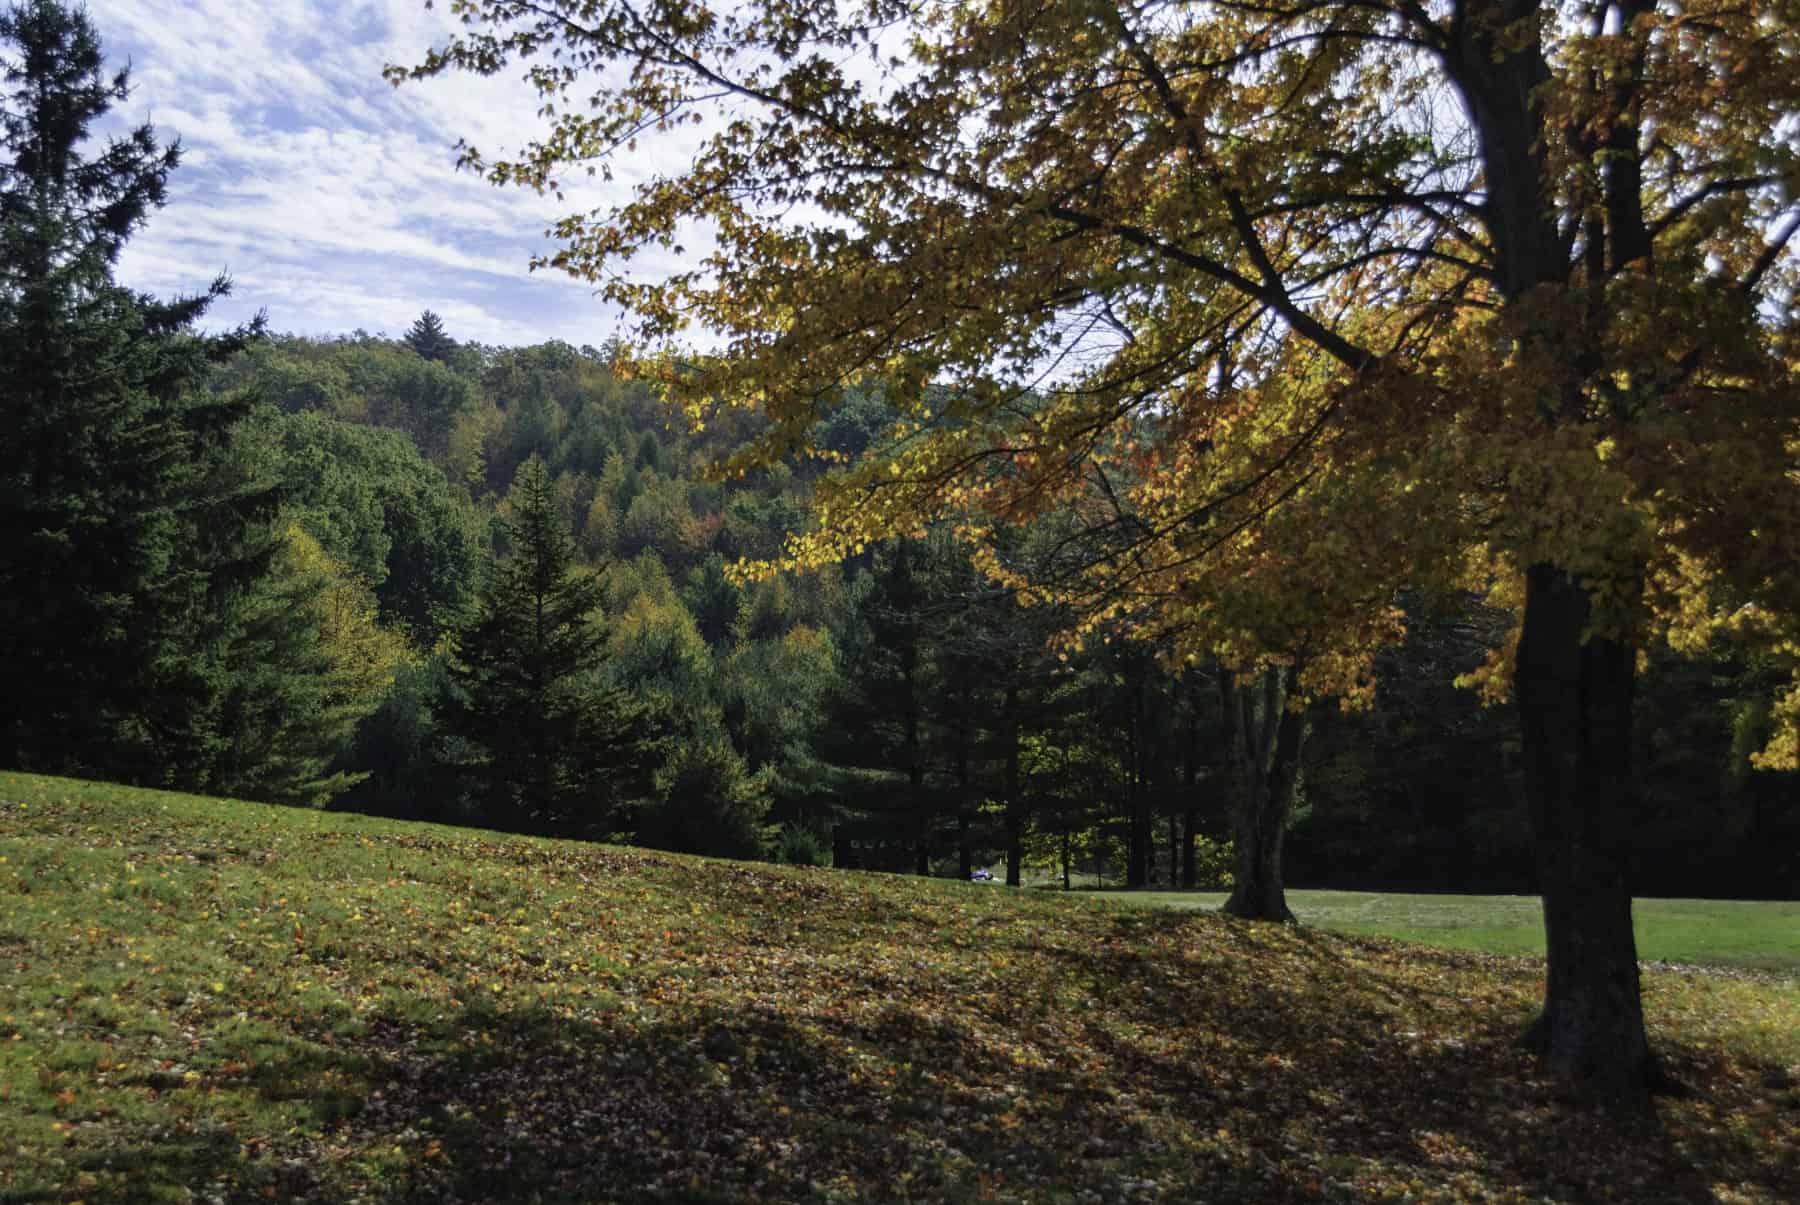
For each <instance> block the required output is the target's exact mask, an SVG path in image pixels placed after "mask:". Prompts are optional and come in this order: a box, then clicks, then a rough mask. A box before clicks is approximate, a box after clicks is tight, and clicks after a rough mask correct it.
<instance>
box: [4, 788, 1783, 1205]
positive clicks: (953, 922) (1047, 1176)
mask: <svg viewBox="0 0 1800 1205" xmlns="http://www.w3.org/2000/svg"><path fill="white" fill-rule="evenodd" d="M0 858H4V859H5V860H4V861H0V898H4V900H5V901H6V906H5V909H4V910H3V911H0V926H3V927H4V934H5V936H3V937H0V1152H5V1153H6V1157H5V1158H4V1159H0V1200H8V1201H71V1200H75V1199H82V1200H86V1201H91V1202H92V1201H152V1200H187V1199H215V1200H227V1201H239V1200H243V1201H255V1200H267V1199H276V1200H315V1201H343V1200H353V1199H355V1200H365V1201H425V1200H445V1199H450V1198H455V1199H460V1200H465V1201H471V1200H544V1201H559V1200H566V1201H575V1200H596V1199H598V1200H631V1201H702V1200H719V1201H738V1200H767V1201H820V1202H825V1201H850V1200H881V1201H887V1200H930V1201H940V1200H942V1201H974V1200H1030V1201H1108V1202H1110V1201H1153V1200H1168V1201H1192V1200H1220V1201H1238V1200H1268V1201H1299V1200H1320V1199H1324V1200H1338V1201H1362V1200H1369V1199H1381V1198H1383V1197H1387V1198H1394V1199H1410V1200H1456V1199H1465V1200H1567V1201H1587V1200H1607V1199H1615V1200H1634V1201H1645V1200H1657V1199H1665V1200H1704V1199H1709V1198H1720V1199H1733V1200H1752V1201H1785V1200H1792V1199H1796V1198H1797V1197H1800V1166H1797V1162H1800V1154H1797V1150H1800V1086H1797V1085H1796V1077H1800V1042H1797V1039H1796V1037H1795V1033H1796V1030H1797V1029H1800V1000H1797V999H1796V992H1795V990H1794V988H1793V986H1792V985H1791V984H1784V983H1777V982H1772V981H1763V980H1721V979H1718V978H1716V977H1709V976H1698V975H1690V974H1685V973H1671V972H1653V973H1651V974H1650V975H1649V976H1648V978H1647V1002H1648V1008H1649V1013H1650V1018H1651V1023H1652V1026H1653V1030H1654V1032H1653V1040H1654V1041H1655V1043H1656V1046H1657V1049H1658V1051H1659V1053H1660V1054H1661V1055H1662V1056H1663V1057H1664V1058H1665V1059H1666V1060H1667V1061H1668V1062H1669V1063H1670V1064H1671V1065H1672V1066H1673V1068H1674V1069H1675V1071H1676V1072H1677V1074H1678V1075H1680V1076H1681V1077H1682V1078H1683V1079H1684V1080H1685V1081H1686V1082H1687V1083H1689V1084H1690V1085H1692V1086H1693V1087H1694V1089H1695V1094H1694V1095H1693V1096H1692V1097H1691V1098H1687V1099H1681V1100H1671V1101H1667V1102H1665V1103H1664V1105H1663V1106H1662V1108H1661V1110H1660V1112H1659V1115H1658V1116H1657V1117H1656V1118H1655V1119H1654V1120H1647V1121H1634V1122H1619V1121H1614V1120H1610V1119H1607V1118H1604V1117H1599V1116H1595V1115H1592V1114H1589V1113H1585V1112H1583V1111H1580V1110H1578V1109H1574V1108H1571V1107H1570V1106H1569V1104H1568V1103H1567V1102H1565V1101H1564V1100H1562V1099H1561V1098H1560V1097H1559V1095H1558V1092H1557V1090H1556V1088H1555V1086H1554V1085H1552V1084H1549V1083H1546V1082H1544V1081H1542V1080H1541V1079H1539V1078H1538V1077H1537V1075H1536V1073H1535V1069H1534V1067H1533V1065H1532V1064H1531V1063H1530V1062H1529V1061H1528V1060H1526V1059H1525V1058H1524V1057H1523V1056H1521V1055H1520V1053H1519V1052H1518V1051H1517V1049H1516V1048H1515V1047H1514V1045H1513V1044H1512V1040H1511V1039H1512V1036H1513V1034H1514V1033H1515V1032H1516V1031H1517V1029H1518V1027H1519V1026H1520V1025H1522V1024H1523V1022H1524V1021H1525V1019H1526V1018H1527V1017H1528V1015H1529V1013H1530V1010H1531V1006H1532V1004H1533V1002H1534V1000H1535V998H1536V996H1537V994H1538V993H1539V992H1540V991H1541V980H1540V976H1539V968H1538V967H1536V966H1535V965H1533V964H1532V963H1530V962H1527V961H1524V960H1519V959H1510V958H1502V957H1495V956H1491V955H1480V954H1471V953H1464V952H1454V951H1443V950H1432V949H1421V948H1418V947H1409V946H1403V945H1400V944H1397V943H1395V942H1392V941H1389V940H1385V939H1379V938H1365V937H1349V936H1341V935H1336V934H1332V933H1326V932H1320V931H1318V930H1311V929H1302V930H1291V929H1282V928H1277V927H1270V926H1251V925H1244V924H1239V923H1235V922H1230V921H1227V920H1225V919H1224V918H1221V917H1217V916H1212V915H1203V914H1199V913H1195V912H1190V913H1173V912H1169V911H1166V910H1150V909H1144V908H1141V907H1136V906H1132V905H1126V904H1117V903H1113V902H1110V901H1106V900H1101V901H1097V902H1096V901H1071V900H1064V899H1057V898H1048V899H1046V898H1042V897H1036V898H1032V897H1026V898H1022V897H1021V895H1020V893H1009V892H1005V891H1002V890H988V889H980V888H974V887H971V886H970V885H968V884H959V883H948V882H929V881H920V880H916V879H906V878H898V877H885V876H871V875H853V874H845V873H832V872H822V871H803V870H795V869H785V868H777V867H766V866H749V865H741V864H735V863H728V862H716V861H706V860H702V859H690V858H678V857H672V856H665V855H659V854H652V853H647V852H643V851H637V850H622V849H613V848H607V847H599V846H584V845H575V844H563V843H556V842H548V841H536V840H527V839H516V838H509V837H500V836H495V835H492V834H482V833H474V832H469V831H458V830H450V829H442V828H434V827H431V826H425V825H408V824H399V823H393V822H385V821H376V820H368V819H363V818H358V817H351V816H339V815H329V814H321V813H315V812H307V811H297V810H289V809H279V808H267V807H260V806H256V805H245V804H232V803H222V802H216V801H209V800H199V799H193V798H189V797H184V796H177V795H166V794H157V793H151V792H141V791H130V790H126V789H123V788H117V787H108V786H101V785H91V784H80V783H73V782H67V781H62V780H55V779H43V778H33V777H29V776H20V775H0ZM190 1194H191V1196H190Z"/></svg>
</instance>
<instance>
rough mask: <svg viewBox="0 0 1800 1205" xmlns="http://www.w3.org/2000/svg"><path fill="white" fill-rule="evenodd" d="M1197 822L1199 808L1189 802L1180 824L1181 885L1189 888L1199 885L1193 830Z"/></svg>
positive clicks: (1195, 835) (1198, 819)
mask: <svg viewBox="0 0 1800 1205" xmlns="http://www.w3.org/2000/svg"><path fill="white" fill-rule="evenodd" d="M1190 790H1191V788H1190ZM1199 822H1200V809H1199V808H1197V807H1195V806H1194V805H1193V804H1189V805H1188V809H1187V815H1186V816H1185V817H1184V818H1183V821H1182V825H1181V885H1182V886H1183V887H1186V888H1188V889H1190V890H1192V889H1193V888H1195V887H1198V886H1199V885H1200V867H1199V866H1198V864H1197V863H1196V861H1195V848H1194V847H1195V845H1196V837H1197V834H1196V832H1195V831H1194V830H1195V826H1196V825H1198V824H1199Z"/></svg>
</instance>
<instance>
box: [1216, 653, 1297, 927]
mask: <svg viewBox="0 0 1800 1205" xmlns="http://www.w3.org/2000/svg"><path fill="white" fill-rule="evenodd" d="M1289 673H1290V671H1288V670H1285V669H1282V668H1274V669H1270V670H1268V671H1266V672H1265V673H1264V674H1263V676H1262V679H1261V680H1260V681H1258V682H1257V683H1255V684H1254V685H1252V686H1249V687H1239V686H1236V685H1235V684H1233V683H1231V682H1230V680H1229V678H1227V679H1226V685H1225V687H1224V689H1225V690H1226V691H1227V692H1228V695H1227V702H1228V703H1229V704H1230V706H1228V708H1227V714H1228V716H1230V717H1234V718H1233V720H1232V726H1233V728H1234V730H1235V731H1234V734H1233V740H1232V744H1233V753H1234V755H1235V760H1236V761H1237V763H1238V776H1237V777H1238V783H1237V791H1236V795H1237V798H1236V800H1235V804H1236V806H1235V807H1234V808H1233V813H1234V814H1233V826H1232V830H1233V831H1232V838H1233V842H1234V850H1233V853H1234V864H1233V868H1232V873H1233V883H1232V889H1231V898H1230V899H1228V900H1227V901H1226V902H1225V911H1226V912H1227V913H1229V914H1230V915H1232V916H1237V917H1242V918H1244V919H1245V920H1269V921H1280V922H1283V923H1289V924H1291V923H1293V921H1294V914H1293V912H1292V911H1291V910H1290V909H1289V908H1288V904H1287V890H1286V884H1285V882H1284V880H1283V878H1282V870H1281V850H1282V844H1283V839H1284V837H1285V836H1286V830H1287V818H1288V814H1289V812H1290V811H1291V810H1292V808H1293V804H1294V800H1295V798H1296V796H1297V795H1298V794H1299V790H1300V768H1301V761H1300V757H1301V753H1302V752H1303V750H1304V748H1305V742H1306V737H1307V734H1308V732H1309V731H1310V730H1311V717H1310V716H1309V715H1308V714H1307V713H1306V712H1305V711H1304V710H1301V711H1290V710H1289V709H1288V707H1287V681H1288V674H1289Z"/></svg>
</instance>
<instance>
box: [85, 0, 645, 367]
mask: <svg viewBox="0 0 1800 1205" xmlns="http://www.w3.org/2000/svg"><path fill="white" fill-rule="evenodd" d="M89 15H90V16H91V17H92V19H93V21H94V23H95V25H96V26H97V27H98V29H99V32H100V37H101V41H102V44H103V45H104V47H105V48H106V51H107V55H108V58H109V59H110V60H111V61H113V62H114V63H122V62H124V61H125V60H127V59H129V60H130V62H131V65H132V77H133V82H134V86H135V92H134V95H133V97H132V99H131V101H130V102H129V103H128V104H126V105H125V106H123V107H122V110H121V112H120V113H119V114H117V116H118V118H119V124H120V125H123V124H125V123H127V122H129V123H136V122H138V121H142V120H144V119H146V118H148V119H149V120H151V121H153V122H155V123H156V125H157V127H158V129H159V131H160V132H161V133H162V134H163V135H164V136H165V137H171V136H179V137H180V138H181V140H182V145H183V147H184V149H185V158H184V162H183V165H182V167H181V169H180V170H179V171H177V172H176V174H175V176H174V177H173V178H172V180H171V186H170V199H169V204H168V206H167V207H166V208H165V209H164V210H163V211H162V212H160V213H158V214H157V215H155V216H154V217H153V218H152V219H151V221H150V223H149V224H148V226H147V227H146V228H145V230H144V231H143V232H142V233H140V234H139V235H138V236H137V237H136V238H135V239H134V240H133V241H132V242H131V243H130V244H129V245H128V246H127V248H126V252H125V255H124V257H123V258H122V261H121V264H120V276H121V278H122V280H123V281H124V282H125V283H127V284H130V285H132V286H134V287H137V288H142V289H147V290H150V291H153V292H158V293H172V292H183V291H188V292H191V291H194V290H196V289H199V288H203V287H204V286H205V284H206V283H207V282H208V281H209V280H210V279H211V278H212V277H213V276H214V275H215V274H217V273H218V272H219V271H221V270H229V271H230V272H231V274H232V276H233V277H234V279H235V281H236V288H235V291H234V295H233V297H232V298H231V300H230V301H229V302H228V303H227V304H225V305H222V306H221V307H220V308H219V309H218V310H217V311H216V312H215V315H214V318H215V319H216V320H217V321H218V322H219V323H220V324H229V323H232V322H236V321H241V320H243V319H244V318H246V317H248V316H249V315H250V314H252V313H254V312H255V311H256V310H258V309H263V308H266V309H267V310H268V311H269V317H270V321H271V324H272V325H273V326H274V327H275V328H276V329H278V330H291V331H299V332H308V333H336V332H344V331H349V330H351V329H354V328H358V327H361V328H364V329H368V330H383V329H385V330H388V331H390V332H392V331H398V330H400V329H403V328H404V327H405V326H406V325H407V324H408V323H410V322H411V320H412V318H413V317H415V316H416V315H417V314H418V312H419V311H420V310H422V309H425V308H430V309H433V310H436V311H437V312H438V313H439V314H440V315H442V316H443V317H444V320H445V324H446V326H447V327H448V328H449V329H450V331H451V333H452V334H454V335H457V336H458V337H462V338H472V339H480V340H483V341H487V342H506V343H518V342H535V341H538V340H541V339H547V338H561V339H567V340H569V341H570V342H574V343H583V342H589V343H598V342H600V341H601V340H603V339H604V338H605V337H606V335H607V334H608V333H610V331H611V330H612V329H613V326H614V318H615V316H614V315H612V314H611V313H610V312H609V310H608V309H607V308H606V307H605V306H603V305H602V304H601V303H599V302H598V301H596V300H594V299H593V298H592V296H591V294H590V291H589V290H588V289H587V287H586V286H584V285H581V284H580V283H578V282H575V281H571V280H568V279H567V278H566V277H562V276H560V275H557V274H555V273H550V272H539V273H536V274H531V273H528V272H527V269H526V266H527V264H528V262H529V261H530V259H531V257H532V256H533V255H534V254H537V253H540V252H543V251H545V250H548V249H549V243H548V242H547V240H546V239H545V237H544V233H543V232H544V229H545V227H546V226H547V225H548V224H549V223H550V222H551V221H552V220H554V219H555V218H556V217H558V216H560V214H561V213H562V212H564V210H565V209H567V208H571V207H573V205H574V204H576V203H577V202H579V203H580V204H583V205H586V206H593V205H597V204H599V203H602V202H603V201H607V200H617V199H620V198H622V197H623V195H624V194H623V191H622V190H623V188H624V187H625V186H626V184H627V183H628V182H629V180H630V179H634V178H641V175H643V174H648V173H651V172H654V171H656V170H658V168H659V167H660V166H663V165H664V164H665V163H666V164H667V165H668V166H671V167H673V166H676V164H673V163H669V162H668V161H667V160H666V159H665V160H659V159H657V158H656V157H654V156H653V155H649V154H646V155H641V156H639V157H637V158H636V159H635V160H634V161H633V163H631V164H630V165H629V167H630V175H629V176H626V177H624V178H622V179H621V180H620V181H619V182H618V183H617V184H615V185H614V186H613V188H612V190H611V191H610V193H609V192H608V191H606V190H603V189H601V188H599V187H598V186H597V187H596V188H594V189H584V190H583V193H582V195H581V196H580V197H579V198H573V199H571V201H570V202H567V203H558V202H556V201H555V200H554V199H552V198H546V197H538V196H535V195H532V194H530V193H526V192H521V191H518V190H506V191H502V190H499V189H496V188H493V187H492V186H490V185H488V184H486V183H485V182H483V181H481V180H479V179H476V178H474V177H472V176H471V175H469V174H468V173H466V172H462V173H459V172H458V171H456V169H455V160H456V152H455V150H454V147H455V143H456V142H457V140H458V139H459V138H466V139H468V140H469V141H470V142H471V143H472V144H474V145H476V146H479V147H481V148H482V149H483V150H484V151H486V152H488V153H490V154H495V153H504V152H505V151H508V150H515V149H517V148H519V147H520V146H522V145H523V144H525V143H526V142H527V141H529V139H530V137H531V136H532V134H533V133H534V132H535V131H536V129H537V118H536V116H535V114H536V109H537V102H536V100H535V98H534V97H533V96H532V95H531V93H530V91H529V90H528V89H527V88H526V87H525V85H523V84H522V83H520V82H519V81H517V80H515V79H508V78H499V77H496V78H485V79H484V78H479V77H474V76H469V75H455V76H446V77H443V78H439V79H433V80H427V81H423V82H420V83H414V84H409V85H407V86H406V87H404V88H401V89H398V90H396V89H394V88H392V87H391V86H390V85H388V84H387V83H386V82H385V81H384V80H383V79H382V77H381V70H382V67H383V66H384V65H386V64H387V63H389V62H402V63H406V62H413V61H416V60H417V59H419V58H420V57H422V56H423V54H424V52H425V51H426V49H427V48H428V47H429V46H431V45H432V44H434V43H436V44H441V43H442V42H443V40H444V38H445V37H446V35H447V33H448V32H449V30H450V29H451V28H452V25H451V23H450V21H449V19H448V17H447V15H446V14H445V13H444V12H443V11H442V10H441V9H439V10H437V11H428V10H427V9H426V8H425V7H424V5H423V4H422V3H421V2H420V0H330V2H313V0H266V2H263V3H256V4H246V3H243V2H242V0H90V6H89ZM665 153H666V152H665ZM647 266H649V267H650V268H652V269H654V268H655V267H656V266H657V265H656V263H655V261H653V260H652V261H647Z"/></svg>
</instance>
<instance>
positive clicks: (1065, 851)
mask: <svg viewBox="0 0 1800 1205" xmlns="http://www.w3.org/2000/svg"><path fill="white" fill-rule="evenodd" d="M1062 868H1063V890H1064V891H1068V890H1070V889H1071V884H1070V883H1069V830H1067V829H1064V830H1063V835H1062Z"/></svg>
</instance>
